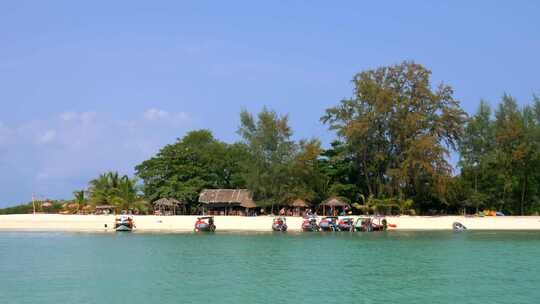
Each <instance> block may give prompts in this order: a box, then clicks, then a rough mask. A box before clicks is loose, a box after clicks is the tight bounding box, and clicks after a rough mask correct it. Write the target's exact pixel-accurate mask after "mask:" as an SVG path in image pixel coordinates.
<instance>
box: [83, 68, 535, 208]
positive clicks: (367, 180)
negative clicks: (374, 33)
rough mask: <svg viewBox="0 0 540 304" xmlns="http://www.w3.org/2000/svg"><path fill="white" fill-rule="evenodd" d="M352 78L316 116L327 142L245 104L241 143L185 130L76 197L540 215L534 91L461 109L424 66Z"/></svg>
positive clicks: (133, 202) (126, 204)
mask: <svg viewBox="0 0 540 304" xmlns="http://www.w3.org/2000/svg"><path fill="white" fill-rule="evenodd" d="M352 84H353V94H352V96H351V97H349V98H346V99H343V100H340V101H339V102H338V103H337V104H336V105H335V106H333V107H331V108H328V109H326V111H325V112H324V113H323V114H322V116H321V118H320V120H321V122H322V123H323V124H325V125H326V126H327V127H328V129H329V131H331V132H334V133H335V135H336V137H335V140H334V141H332V142H331V143H330V146H329V147H328V148H323V147H322V146H321V142H320V141H319V140H318V139H316V138H308V139H301V140H294V139H293V130H292V129H291V127H290V125H289V117H288V116H287V115H280V114H278V113H276V112H275V111H273V110H270V109H267V108H263V109H262V110H261V111H260V112H259V113H257V114H255V115H254V114H252V113H249V112H247V111H242V112H241V113H240V123H239V127H238V131H237V133H238V135H239V136H240V138H241V139H240V140H239V141H238V142H236V143H232V144H230V143H225V142H222V141H220V140H219V139H216V138H215V137H214V136H213V134H212V132H211V131H209V130H195V131H191V132H188V133H187V134H186V135H185V136H183V137H182V138H179V139H178V140H177V141H176V142H175V143H172V144H169V145H166V146H165V147H163V148H162V149H161V150H160V151H159V152H158V153H157V154H156V155H155V156H153V157H152V158H150V159H148V160H145V161H143V162H142V163H141V164H139V165H137V166H136V167H135V171H136V179H130V178H129V177H127V176H119V175H118V173H115V172H109V173H106V174H103V175H101V176H99V177H98V178H96V179H94V180H92V181H91V182H90V185H89V188H88V190H86V191H82V192H78V194H77V193H76V196H77V195H78V197H76V199H75V201H80V202H83V201H84V202H92V203H93V204H97V203H108V204H113V205H115V206H119V207H121V208H133V207H136V208H140V209H145V208H146V209H148V208H149V206H148V204H146V205H145V204H144V203H142V202H143V200H144V201H147V202H152V201H155V200H157V199H159V198H163V197H167V198H175V199H177V200H180V201H183V202H186V203H189V204H191V205H192V206H196V205H197V199H198V195H199V193H200V191H201V190H202V189H205V188H247V189H249V190H251V191H252V193H253V194H254V199H255V201H256V202H257V204H258V205H260V206H261V207H274V206H283V205H286V204H288V203H290V202H292V201H293V200H295V199H303V200H305V201H308V202H310V203H311V204H313V205H314V206H316V205H317V204H319V203H320V202H322V201H324V200H325V199H327V198H329V197H333V196H336V197H341V198H342V199H343V200H346V201H348V202H349V203H351V205H352V206H353V207H356V208H357V209H358V210H365V209H366V208H367V209H368V210H369V209H377V210H397V211H399V212H402V213H413V214H431V213H439V214H440V213H453V214H455V213H463V212H468V213H472V212H478V211H479V210H481V209H491V210H497V211H501V212H504V213H506V214H512V215H522V214H523V215H525V214H536V213H538V212H540V193H539V192H540V172H539V170H538V168H540V166H539V165H540V154H539V144H540V99H539V98H538V97H536V96H533V98H532V103H531V104H530V105H526V106H523V107H520V106H519V105H518V103H517V101H516V100H515V99H514V98H512V97H511V96H510V95H504V96H503V97H502V99H501V101H500V102H499V104H498V106H497V107H496V109H495V110H492V109H491V108H490V106H489V105H488V103H487V102H485V101H483V100H482V101H480V103H479V106H478V110H477V112H476V113H474V114H473V115H472V116H469V115H468V114H467V113H466V112H465V111H464V110H463V109H462V107H461V105H460V102H459V101H458V100H456V99H455V98H454V91H453V89H452V87H451V86H449V85H446V84H440V85H438V86H433V85H432V83H431V71H430V70H428V69H427V68H425V67H423V66H422V65H420V64H416V63H414V62H409V61H407V62H403V63H401V64H397V65H392V66H386V67H380V68H377V69H373V70H367V71H363V72H361V73H358V74H357V75H355V76H354V77H353V80H352ZM453 154H454V155H459V162H458V163H457V167H453V166H452V164H451V163H450V162H449V159H450V156H451V155H453ZM85 194H86V195H87V198H86V197H84V196H85ZM81 196H82V197H81ZM81 204H82V205H84V203H79V205H81ZM137 204H138V205H137Z"/></svg>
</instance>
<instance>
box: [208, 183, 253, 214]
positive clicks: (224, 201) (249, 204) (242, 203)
mask: <svg viewBox="0 0 540 304" xmlns="http://www.w3.org/2000/svg"><path fill="white" fill-rule="evenodd" d="M199 202H200V203H201V204H202V212H203V214H208V215H253V214H254V213H255V210H254V209H255V208H256V207H257V205H256V204H255V202H254V201H253V195H252V194H251V192H250V191H249V190H247V189H205V190H203V191H202V192H201V193H200V195H199Z"/></svg>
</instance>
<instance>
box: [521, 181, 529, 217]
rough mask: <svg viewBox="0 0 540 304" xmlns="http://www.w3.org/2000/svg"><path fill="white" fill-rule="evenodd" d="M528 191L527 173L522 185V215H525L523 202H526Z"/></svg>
mask: <svg viewBox="0 0 540 304" xmlns="http://www.w3.org/2000/svg"><path fill="white" fill-rule="evenodd" d="M526 191H527V175H526V174H525V178H524V181H523V186H522V187H521V203H520V205H521V206H520V207H521V215H524V210H523V204H524V202H525V193H526Z"/></svg>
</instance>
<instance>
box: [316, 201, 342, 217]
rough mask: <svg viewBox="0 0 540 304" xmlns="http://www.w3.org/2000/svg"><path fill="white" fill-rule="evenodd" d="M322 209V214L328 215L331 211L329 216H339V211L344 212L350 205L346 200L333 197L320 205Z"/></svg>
mask: <svg viewBox="0 0 540 304" xmlns="http://www.w3.org/2000/svg"><path fill="white" fill-rule="evenodd" d="M321 207H322V214H323V215H327V214H326V212H327V211H329V212H330V213H329V214H328V215H337V214H338V211H339V210H341V211H343V210H344V209H345V208H348V207H349V204H348V203H346V202H345V199H343V198H340V197H331V198H329V199H327V200H325V201H324V202H322V204H320V205H319V208H321Z"/></svg>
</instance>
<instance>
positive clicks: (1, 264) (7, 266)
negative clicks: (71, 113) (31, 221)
mask: <svg viewBox="0 0 540 304" xmlns="http://www.w3.org/2000/svg"><path fill="white" fill-rule="evenodd" d="M0 303H41V304H48V303H77V304H83V303H107V304H115V303H122V304H124V303H127V304H135V303H275V304H279V303H540V232H502V231H497V232H495V231H493V232H474V231H468V232H464V233H453V232H382V233H366V234H361V233H357V234H350V233H336V234H330V233H329V234H321V233H287V234H272V233H260V234H256V233H249V234H233V233H216V234H142V233H118V234H90V233H51V232H32V233H27V232H0Z"/></svg>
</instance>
